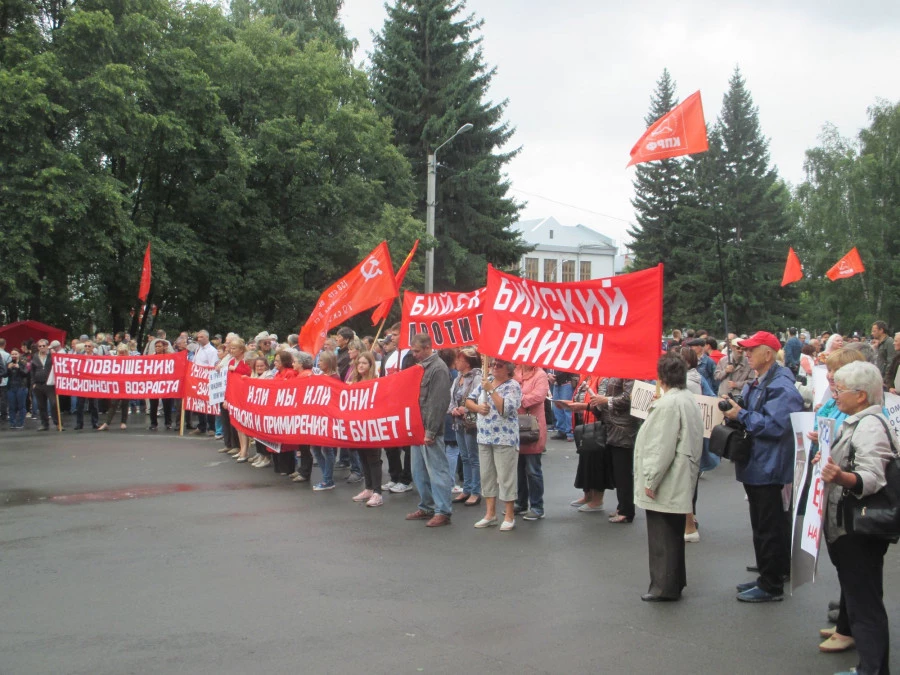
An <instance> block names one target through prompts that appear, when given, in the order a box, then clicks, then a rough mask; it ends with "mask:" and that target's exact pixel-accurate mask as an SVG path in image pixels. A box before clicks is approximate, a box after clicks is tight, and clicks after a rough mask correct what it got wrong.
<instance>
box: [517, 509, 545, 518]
mask: <svg viewBox="0 0 900 675" xmlns="http://www.w3.org/2000/svg"><path fill="white" fill-rule="evenodd" d="M522 517H523V518H524V519H525V520H543V518H544V512H543V511H535V510H534V509H529V510H528V511H526V512H525V514H524V515H523V516H522Z"/></svg>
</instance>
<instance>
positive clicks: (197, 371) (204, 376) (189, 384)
mask: <svg viewBox="0 0 900 675" xmlns="http://www.w3.org/2000/svg"><path fill="white" fill-rule="evenodd" d="M214 370H215V366H198V365H197V364H195V363H188V365H187V369H186V372H185V374H184V409H185V410H191V411H193V412H198V413H200V414H202V415H218V414H219V413H220V412H221V411H220V410H219V406H218V405H210V403H209V374H210V373H211V372H212V371H214Z"/></svg>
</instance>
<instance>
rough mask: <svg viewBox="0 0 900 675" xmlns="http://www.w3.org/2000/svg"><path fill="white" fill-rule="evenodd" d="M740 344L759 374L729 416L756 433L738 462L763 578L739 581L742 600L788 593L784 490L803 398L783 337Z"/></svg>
mask: <svg viewBox="0 0 900 675" xmlns="http://www.w3.org/2000/svg"><path fill="white" fill-rule="evenodd" d="M738 344H739V345H740V346H741V347H742V348H743V349H744V355H745V356H746V358H747V360H748V362H749V364H750V367H751V368H753V370H755V371H756V378H754V379H753V380H752V381H751V382H748V383H747V384H745V385H744V388H743V390H742V391H741V395H742V396H743V398H744V404H745V406H746V407H745V408H741V407H740V406H739V405H737V403H735V402H734V401H732V402H731V403H732V406H731V409H730V410H728V411H726V412H725V417H727V418H729V419H731V420H738V421H739V422H741V424H743V425H744V426H745V427H746V428H747V431H749V432H750V436H751V439H752V445H751V449H750V458H749V459H748V460H747V462H746V463H745V464H735V475H736V477H737V480H738V481H740V482H741V483H743V484H744V491H745V492H746V493H747V501H748V503H749V505H750V525H751V527H752V528H753V548H754V551H755V552H756V566H757V568H758V569H759V577H758V578H757V579H756V580H755V581H748V582H745V583H742V584H738V585H737V590H738V596H737V599H738V600H740V601H741V602H773V601H777V600H782V599H783V598H784V579H785V577H787V576H788V575H790V570H791V521H790V513H789V512H788V511H786V510H785V508H784V502H783V500H782V496H781V495H782V489H783V488H784V486H785V485H787V484H788V483H791V482H793V480H794V443H793V435H792V429H791V413H793V412H801V411H802V410H803V397H802V396H801V395H800V393H799V392H798V391H797V388H796V387H795V386H794V375H793V373H791V371H790V369H789V368H785V367H784V366H779V365H778V364H777V363H776V362H775V355H776V354H777V353H778V350H779V349H781V342H779V340H778V338H777V337H775V336H774V335H772V334H771V333H767V332H765V331H759V332H757V333H754V334H753V335H751V336H750V337H749V338H747V339H745V340H739V341H738Z"/></svg>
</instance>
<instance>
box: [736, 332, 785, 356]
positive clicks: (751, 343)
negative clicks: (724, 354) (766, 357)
mask: <svg viewBox="0 0 900 675" xmlns="http://www.w3.org/2000/svg"><path fill="white" fill-rule="evenodd" d="M738 344H739V345H740V346H741V347H744V348H745V349H752V348H753V347H759V346H760V345H765V346H766V347H771V348H772V349H774V350H775V351H776V352H777V351H778V350H779V349H781V342H780V341H779V340H778V338H777V337H775V336H774V335H772V334H771V333H767V332H766V331H764V330H760V331H757V332H755V333H754V334H753V335H751V336H750V337H748V338H746V339H744V340H738Z"/></svg>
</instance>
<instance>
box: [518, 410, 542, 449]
mask: <svg viewBox="0 0 900 675" xmlns="http://www.w3.org/2000/svg"><path fill="white" fill-rule="evenodd" d="M540 437H541V426H540V424H538V419H537V417H535V416H534V415H527V414H526V415H519V445H531V444H532V443H537V442H538V439H539V438H540Z"/></svg>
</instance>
